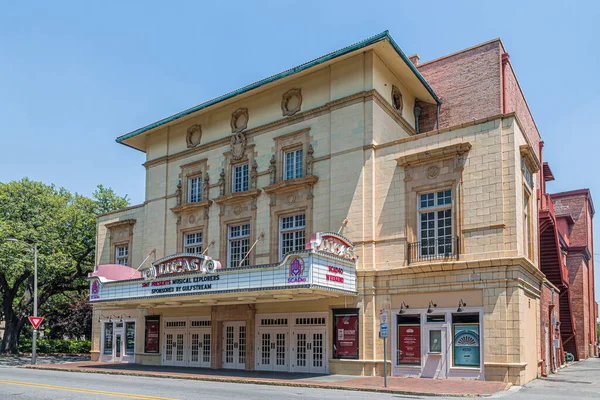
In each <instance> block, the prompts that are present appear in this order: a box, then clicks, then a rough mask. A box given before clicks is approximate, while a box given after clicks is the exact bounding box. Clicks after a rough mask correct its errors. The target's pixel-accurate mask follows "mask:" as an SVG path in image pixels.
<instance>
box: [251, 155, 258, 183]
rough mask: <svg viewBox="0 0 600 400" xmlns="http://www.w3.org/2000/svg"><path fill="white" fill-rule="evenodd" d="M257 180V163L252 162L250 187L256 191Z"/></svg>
mask: <svg viewBox="0 0 600 400" xmlns="http://www.w3.org/2000/svg"><path fill="white" fill-rule="evenodd" d="M257 178H258V163H257V162H256V160H253V161H252V168H251V169H250V187H251V188H252V189H256V181H257Z"/></svg>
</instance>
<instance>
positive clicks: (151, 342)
mask: <svg viewBox="0 0 600 400" xmlns="http://www.w3.org/2000/svg"><path fill="white" fill-rule="evenodd" d="M159 331H160V317H159V316H157V315H156V316H149V317H146V343H145V347H144V352H146V353H158V351H159V333H160V332H159Z"/></svg>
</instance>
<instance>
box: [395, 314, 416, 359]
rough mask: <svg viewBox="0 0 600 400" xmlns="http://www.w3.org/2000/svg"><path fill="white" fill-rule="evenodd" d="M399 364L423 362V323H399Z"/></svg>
mask: <svg viewBox="0 0 600 400" xmlns="http://www.w3.org/2000/svg"><path fill="white" fill-rule="evenodd" d="M398 364H415V365H420V364H421V325H416V324H415V325H405V324H403V325H398Z"/></svg>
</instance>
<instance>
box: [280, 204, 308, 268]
mask: <svg viewBox="0 0 600 400" xmlns="http://www.w3.org/2000/svg"><path fill="white" fill-rule="evenodd" d="M305 241H306V216H305V214H299V215H293V216H289V217H282V218H280V220H279V249H280V251H279V259H283V257H285V255H286V254H287V253H290V252H292V251H299V250H304V243H305Z"/></svg>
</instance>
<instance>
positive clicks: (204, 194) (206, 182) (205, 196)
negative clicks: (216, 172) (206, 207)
mask: <svg viewBox="0 0 600 400" xmlns="http://www.w3.org/2000/svg"><path fill="white" fill-rule="evenodd" d="M203 181H204V182H203V183H202V198H203V199H204V200H208V185H209V181H210V178H209V176H208V173H205V174H204V178H203Z"/></svg>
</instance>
